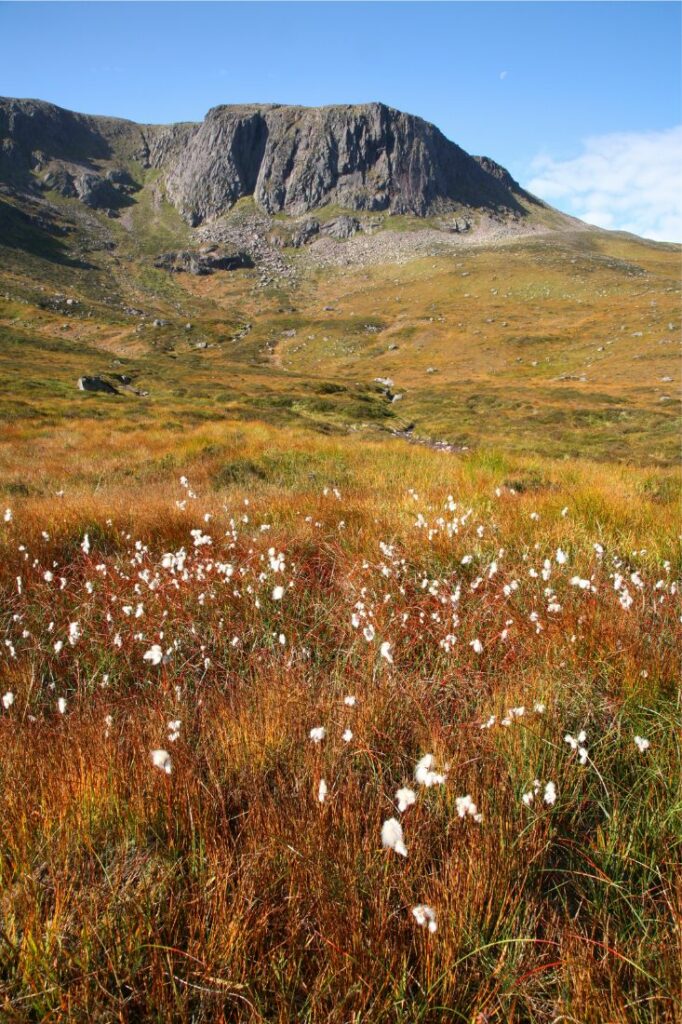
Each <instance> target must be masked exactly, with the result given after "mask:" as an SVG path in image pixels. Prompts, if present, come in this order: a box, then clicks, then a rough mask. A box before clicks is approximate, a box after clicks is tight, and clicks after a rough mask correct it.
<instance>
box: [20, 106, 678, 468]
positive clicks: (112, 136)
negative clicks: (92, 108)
mask: <svg viewBox="0 0 682 1024" xmlns="http://www.w3.org/2000/svg"><path fill="white" fill-rule="evenodd" d="M678 338H679V247H676V246H669V245H668V246H666V245H663V244H656V243H650V242H646V241H645V240H643V239H638V238H636V237H634V236H628V235H625V234H622V233H618V232H608V231H602V230H600V229H597V228H591V227H589V226H588V225H586V224H583V223H581V222H580V221H577V220H575V219H574V218H571V217H568V216H566V215H565V214H562V213H560V212H559V211H557V210H554V209H552V207H550V206H548V205H547V204H545V203H543V202H541V201H540V200H538V199H536V198H535V197H533V196H531V195H529V194H528V193H527V192H526V191H524V189H523V188H522V187H521V186H520V185H519V183H518V182H516V181H515V180H514V179H513V178H512V176H511V175H510V174H509V172H508V171H507V170H505V169H504V167H502V166H500V165H499V164H498V163H497V162H496V161H495V160H494V159H492V158H490V157H488V156H469V155H468V154H467V153H465V152H464V151H463V150H462V149H461V148H460V147H458V146H457V145H455V144H454V143H453V142H449V141H448V140H447V139H446V138H445V137H444V136H443V135H442V133H441V132H439V131H438V129H437V128H435V127H434V126H433V125H430V124H427V123H426V122H425V121H422V120H420V119H419V118H417V117H413V116H411V115H409V114H403V113H400V112H399V111H396V110H392V109H391V108H389V107H386V106H383V105H381V104H367V105H363V106H336V107H323V108H319V109H315V108H306V107H291V106H278V105H274V104H272V105H252V106H239V107H236V106H220V107H215V108H214V109H213V110H211V111H209V113H208V115H207V116H206V118H205V120H204V121H203V122H201V124H183V123H181V124H174V125H138V124H135V123H133V122H131V121H125V120H117V119H115V118H109V117H92V116H89V115H84V114H77V113H72V112H71V111H68V110H63V109H61V108H60V107H56V106H54V105H52V104H49V103H43V102H40V101H37V100H15V99H6V100H0V418H2V419H3V422H9V423H13V424H16V427H15V428H14V429H15V430H18V431H19V432H20V433H21V432H23V431H26V433H25V434H22V436H25V437H29V436H30V437H32V438H33V439H34V441H35V444H36V445H37V446H40V445H41V444H43V434H42V431H43V430H44V429H45V428H46V427H49V425H50V424H59V423H66V422H71V421H72V420H73V421H77V420H82V424H81V427H82V430H83V431H85V432H87V433H89V432H90V431H91V429H94V427H95V426H96V424H97V423H99V422H100V421H103V422H104V423H106V424H108V425H109V427H110V428H111V436H112V437H114V436H116V437H117V438H118V439H119V440H118V441H117V442H116V443H117V444H120V445H121V446H122V447H123V448H125V447H126V445H127V444H128V443H129V440H128V439H129V438H130V437H133V436H134V431H135V430H143V431H144V433H145V435H147V434H148V433H149V432H150V431H151V432H152V433H153V432H154V431H156V432H157V433H158V436H159V437H161V438H162V439H163V438H166V436H167V432H168V431H170V432H171V433H175V434H177V435H178V436H180V435H184V432H185V431H186V430H187V429H190V428H191V429H194V428H196V427H197V425H198V424H202V423H206V424H209V423H211V422H214V423H215V424H216V427H215V429H216V431H218V433H219V431H220V424H222V423H223V422H224V420H225V419H226V418H232V419H234V420H239V421H242V422H243V421H245V420H258V421H267V422H270V423H272V424H274V425H276V426H277V427H281V426H285V425H287V424H291V425H293V424H302V425H304V426H306V427H307V428H312V429H314V430H318V431H324V432H326V433H344V432H351V431H352V432H353V434H354V436H357V437H358V438H359V437H362V436H365V435H369V436H378V435H381V436H383V435H385V434H386V433H390V434H391V435H393V436H397V437H402V438H407V439H409V440H410V441H413V442H414V441H420V442H421V443H424V444H432V443H435V442H436V441H438V440H442V441H445V442H447V445H448V446H451V447H452V446H454V447H455V448H457V449H460V450H464V449H466V448H468V449H479V450H480V449H485V448H489V447H495V446H497V445H502V446H503V447H504V449H505V450H507V451H516V452H526V453H528V452H533V453H535V452H540V453H545V454H551V455H553V456H556V457H563V456H564V455H565V454H572V455H589V456H590V457H595V458H608V459H622V460H625V461H628V460H636V461H639V462H642V463H649V464H650V463H659V464H663V465H668V464H670V463H671V462H673V461H674V460H675V459H676V458H677V454H678V449H679V414H680V405H679V394H678V391H677V380H678V375H679V365H678V362H677V358H678V357H677V349H676V343H677V341H678ZM78 381H80V387H79V386H78V384H77V382H78ZM80 429H81V428H78V430H80ZM78 430H76V434H78ZM74 436H76V435H74ZM65 443H66V444H69V445H70V444H71V443H72V439H71V435H70V434H69V437H68V440H67V441H66V442H65ZM73 443H79V442H77V441H75V442H73ZM206 443H207V444H208V443H209V442H208V441H207V442H206ZM211 443H212V442H211ZM165 444H166V442H165V441H164V442H163V444H162V445H161V448H164V445H165ZM164 450H165V449H164ZM180 471H182V470H180ZM247 471H248V467H247V469H244V472H247ZM235 472H237V470H235ZM239 472H241V470H239ZM313 472H314V470H313V469H311V473H313ZM19 483H21V481H20V482H19ZM22 486H23V484H22Z"/></svg>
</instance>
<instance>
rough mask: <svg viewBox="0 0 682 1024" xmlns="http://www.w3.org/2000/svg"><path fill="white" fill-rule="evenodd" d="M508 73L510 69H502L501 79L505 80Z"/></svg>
mask: <svg viewBox="0 0 682 1024" xmlns="http://www.w3.org/2000/svg"><path fill="white" fill-rule="evenodd" d="M508 74H509V72H508V71H500V81H502V82H503V81H504V80H505V78H506V77H507V75H508Z"/></svg>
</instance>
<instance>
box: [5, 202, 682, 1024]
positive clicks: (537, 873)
mask: <svg viewBox="0 0 682 1024" xmlns="http://www.w3.org/2000/svg"><path fill="white" fill-rule="evenodd" d="M53 198H54V202H55V211H56V212H55V214H54V218H55V223H56V224H57V226H60V225H61V226H62V227H64V228H66V233H65V234H58V235H56V236H55V237H56V238H57V239H58V242H59V244H58V245H57V244H56V243H55V244H54V245H52V244H50V245H48V246H47V251H45V252H42V253H41V252H38V251H36V248H35V246H34V245H33V233H32V232H33V228H32V227H30V225H29V226H28V227H27V225H26V222H25V221H24V220H22V218H21V217H20V216H17V215H16V214H15V213H11V214H10V215H9V217H10V219H11V224H12V237H11V242H12V245H11V246H7V245H5V246H3V247H2V249H1V252H0V255H1V256H2V260H1V262H0V342H1V344H0V412H1V413H2V414H3V422H4V427H3V431H2V434H1V435H0V492H1V493H0V499H1V501H2V504H1V505H0V558H1V561H0V632H1V633H2V637H1V639H2V641H3V643H2V645H1V646H0V671H1V672H2V685H1V687H0V696H2V695H5V700H4V701H3V703H2V704H0V1019H2V1020H3V1021H4V1020H7V1021H8V1022H11V1024H24V1022H26V1024H29V1022H30V1024H33V1022H38V1021H40V1022H43V1021H44V1022H48V1021H50V1022H52V1021H98V1022H102V1024H104V1022H109V1021H120V1022H130V1024H133V1022H137V1021H157V1022H159V1024H161V1022H164V1024H165V1022H167V1021H178V1022H185V1021H186V1022H187V1024H190V1022H192V1024H197V1022H199V1024H213V1022H217V1021H248V1022H253V1024H255V1022H259V1024H261V1022H262V1024H265V1022H267V1024H273V1022H277V1024H288V1022H290V1021H297V1022H301V1024H318V1022H325V1024H327V1022H330V1024H336V1022H338V1024H347V1022H351V1021H352V1022H353V1024H365V1022H366V1024H370V1022H372V1024H375V1022H379V1024H383V1022H386V1024H389V1022H390V1024H415V1022H421V1024H432V1022H433V1024H436V1022H438V1024H441V1022H443V1021H465V1022H467V1024H550V1022H554V1024H558V1021H561V1020H570V1021H574V1022H575V1021H579V1022H581V1024H604V1022H606V1021H608V1022H609V1024H633V1022H634V1024H652V1022H653V1024H673V1022H675V1021H676V1020H678V1019H679V1017H680V1014H681V1013H682V1003H681V1001H680V1000H681V992H680V984H679V957H680V939H679V920H680V912H681V910H682V907H681V906H680V835H682V821H681V817H682V790H681V789H680V778H681V777H682V775H681V772H680V769H681V768H682V763H681V762H682V751H681V747H680V736H681V735H682V730H681V726H682V719H681V716H680V702H679V678H680V660H679V649H680V648H679V639H680V636H679V633H680V629H679V624H680V615H681V614H682V609H681V608H680V600H679V580H680V575H681V571H682V555H681V553H680V548H679V513H680V503H679V497H680V476H679V469H678V468H677V466H676V463H677V461H678V447H679V445H678V432H679V402H678V397H677V391H676V388H677V383H678V382H677V376H678V371H679V367H678V365H677V362H676V356H675V347H676V344H677V342H678V340H679V337H678V336H679V316H678V308H677V303H678V297H677V292H678V280H677V268H678V251H677V250H676V249H674V248H672V247H667V246H655V245H649V244H646V243H642V242H638V241H634V240H632V239H631V238H627V237H625V236H619V235H604V234H598V233H589V232H588V233H584V234H578V233H576V234H575V235H571V234H568V235H562V236H561V237H559V236H558V235H557V236H554V235H551V236H547V237H545V238H544V239H537V240H534V241H529V240H525V241H524V242H523V243H519V242H515V243H505V244H490V245H486V246H483V245H479V246H476V245H469V244H463V246H462V248H461V254H460V252H459V251H458V253H457V254H452V255H448V256H443V255H440V256H438V257H434V258H429V259H423V258H420V259H413V260H411V261H409V262H408V263H405V264H401V265H388V264H385V265H376V266H369V267H364V268H357V267H354V266H352V265H349V266H343V267H337V268H331V269H330V268H327V269H323V268H316V269H312V268H311V267H310V266H309V265H308V264H307V263H306V262H305V254H301V253H292V254H291V255H290V259H291V261H292V266H293V268H294V271H295V273H294V277H293V278H292V279H291V280H283V281H280V282H278V284H277V287H268V288H261V287H260V286H259V280H258V272H257V271H249V270H243V271H237V272H234V273H230V274H216V275H213V276H211V277H203V278H193V277H191V276H190V275H173V276H168V275H164V274H163V273H162V272H160V271H157V270H156V269H155V268H154V267H153V257H154V255H155V254H156V252H157V250H159V249H161V248H173V247H180V246H181V245H186V244H188V243H187V238H188V236H187V229H186V228H185V226H184V225H182V224H180V223H179V221H178V219H177V217H176V215H175V214H174V213H173V211H172V210H170V208H169V207H167V206H166V205H165V204H163V203H159V204H154V203H152V202H151V196H150V193H149V192H148V191H145V190H142V192H140V193H137V194H136V205H134V206H132V207H130V208H129V209H128V210H126V211H125V213H124V215H123V216H122V217H121V219H120V220H119V221H117V222H108V221H107V219H106V218H104V217H98V216H97V215H95V214H93V213H90V212H84V211H83V210H82V209H80V208H79V207H78V206H77V204H75V203H71V202H69V201H65V202H63V203H61V204H60V203H59V201H58V200H57V198H56V197H53ZM249 210H250V205H249V203H248V202H245V203H242V204H240V205H239V208H238V209H236V210H235V211H234V214H233V215H231V216H234V217H235V218H240V217H246V216H248V214H249ZM337 212H338V211H335V210H331V209H330V210H327V211H326V215H328V216H332V215H334V214H335V213H337ZM278 223H279V221H278ZM280 226H281V225H280ZM386 226H387V227H389V228H392V229H396V230H405V231H408V230H410V229H411V227H412V226H414V225H412V224H411V223H407V222H405V223H403V222H402V221H401V222H398V221H396V222H395V223H392V224H388V225H386ZM161 243H163V245H161ZM345 244H346V243H341V242H339V243H338V248H339V251H341V252H342V251H343V246H344V245H345ZM86 261H87V263H88V266H89V268H90V269H88V266H85V265H84V264H85V262H86ZM66 298H72V299H73V300H74V302H73V303H72V304H71V305H67V304H66V301H65V300H66ZM325 307H331V308H328V309H325ZM154 319H161V320H165V321H167V323H166V324H165V325H164V326H162V327H154V326H153V320H154ZM188 322H190V323H191V325H192V326H191V328H190V329H189V330H188V329H187V328H186V324H187V323H188ZM670 324H672V329H670V326H669V325H670ZM370 328H371V329H370ZM197 343H199V344H202V345H203V344H204V343H205V344H206V345H207V347H206V348H201V349H197V348H196V347H195V345H196V344H197ZM395 346H397V348H396V347H395ZM429 368H433V369H435V370H436V371H437V372H435V373H433V374H428V373H427V370H428V369H429ZM113 373H126V374H130V375H131V376H132V377H133V378H134V384H135V387H136V388H138V389H143V390H147V391H148V392H149V394H148V395H147V396H146V397H141V396H137V395H134V394H132V393H131V392H124V393H122V394H121V395H120V396H117V397H110V396H103V395H96V394H87V393H83V392H80V391H78V390H77V389H76V386H75V382H76V380H77V378H78V377H79V376H81V375H82V374H103V375H105V376H106V375H111V374H113ZM386 376H387V377H390V378H392V379H393V380H394V385H393V389H392V390H393V392H396V393H401V394H402V395H403V398H402V399H401V400H400V402H398V403H390V402H389V400H388V398H387V397H386V395H384V394H382V391H381V388H380V387H378V385H377V384H376V382H375V378H376V377H386ZM667 376H669V377H672V378H673V381H672V382H665V383H664V382H663V380H662V378H663V377H667ZM666 396H667V397H666ZM662 398H663V399H664V400H663V401H662V400H661V399H662ZM408 422H412V423H413V424H414V434H415V435H416V437H417V438H421V439H429V438H430V439H433V438H441V437H443V438H446V439H448V440H450V441H452V442H454V443H455V444H457V445H458V446H460V448H462V449H464V448H466V449H467V450H460V451H458V452H456V453H454V454H453V453H446V452H442V451H436V450H432V449H430V448H429V447H426V446H418V445H408V444H406V443H405V441H404V440H402V439H400V438H396V437H391V436H390V431H392V430H396V429H398V430H399V429H401V428H402V427H405V426H406V425H407V424H408ZM181 478H183V482H181ZM5 509H8V510H9V514H4V515H3V513H4V510H5ZM86 536H87V540H86V539H85V538H86ZM209 539H210V542H209ZM560 552H561V553H562V554H561V555H560ZM564 555H565V558H564ZM280 556H281V557H280ZM282 562H283V564H282ZM277 586H283V588H284V591H283V595H282V598H281V600H278V599H275V598H274V596H273V593H274V588H275V587H277ZM72 624H75V625H72ZM72 641H73V642H72ZM384 643H385V644H388V645H389V647H388V648H387V649H386V648H384V652H385V653H387V654H389V655H390V658H391V659H392V660H389V659H388V658H386V657H385V656H384V655H382V644H384ZM154 645H158V646H159V648H160V652H161V654H162V655H163V660H161V661H160V662H159V663H158V664H155V663H154V659H152V660H149V659H145V654H147V653H150V652H153V651H154ZM348 695H353V696H355V697H356V704H355V706H353V707H350V706H348V705H347V704H346V703H344V697H346V696H348ZM58 702H63V703H58ZM538 706H543V707H544V710H538ZM521 708H522V709H523V713H521V712H520V711H519V709H521ZM510 709H513V710H510ZM492 716H494V721H493V722H492V724H491V725H490V727H489V728H481V726H482V725H486V724H487V723H490V720H491V717H492ZM178 720H179V725H178V727H177V729H176V730H175V731H176V732H177V733H178V735H177V737H176V738H175V739H174V740H171V738H170V735H169V731H170V732H171V733H172V732H173V730H172V729H170V727H169V723H171V722H177V721H178ZM504 723H506V724H504ZM319 726H323V727H324V728H325V729H326V736H325V738H324V740H323V742H321V743H320V744H315V743H314V742H313V741H312V740H311V739H310V735H309V734H310V730H311V729H313V728H316V727H319ZM347 729H350V730H351V732H352V734H353V735H352V737H351V738H348V739H347V741H346V740H344V738H343V733H344V731H345V730H347ZM581 730H585V733H586V737H587V738H586V741H585V744H584V745H585V749H586V751H587V754H586V755H585V758H584V760H585V763H584V764H581V763H580V756H579V755H578V753H577V752H576V751H573V750H572V748H571V746H570V744H569V743H568V742H566V740H565V738H564V737H565V736H566V735H567V734H570V735H571V736H573V737H575V736H578V734H579V733H580V731H581ZM635 736H639V737H644V738H646V739H647V740H648V741H649V744H650V745H649V747H648V748H647V749H645V750H641V751H640V750H639V749H638V747H637V745H636V743H635ZM159 749H164V750H166V751H167V752H168V753H169V755H170V758H171V763H172V769H171V772H170V774H166V773H165V772H164V771H162V770H160V769H158V768H156V767H155V766H154V764H153V762H152V758H151V752H152V751H153V750H159ZM427 753H431V754H433V756H434V759H435V766H436V768H437V770H439V771H443V772H444V773H445V774H446V775H447V779H446V781H445V782H444V784H442V785H436V786H433V787H430V788H425V787H420V786H418V785H417V784H416V782H415V781H414V770H415V765H416V763H417V761H418V760H419V759H420V758H421V757H422V756H423V755H425V754H427ZM446 766H447V767H446ZM322 780H324V781H325V783H326V786H327V788H328V791H327V796H326V798H325V800H324V801H323V802H322V803H321V802H320V801H319V792H320V788H319V787H320V782H321V781H322ZM535 780H537V792H536V791H535V790H536V786H535ZM549 782H552V783H554V785H555V787H556V801H555V802H554V803H552V802H551V799H550V802H545V801H544V799H543V794H544V793H545V787H546V785H547V783H549ZM404 786H411V787H413V788H414V789H415V791H416V800H415V803H414V805H413V806H411V807H409V808H408V809H407V810H406V811H405V812H404V813H403V814H399V812H398V811H397V809H396V801H395V793H396V791H397V790H398V788H401V787H404ZM467 794H468V795H469V796H470V797H471V799H472V800H473V801H474V802H475V803H476V805H477V808H478V811H480V813H481V814H482V819H481V820H480V821H477V820H475V819H474V817H473V816H471V815H469V814H466V812H465V813H464V817H462V816H460V809H461V807H462V806H463V805H462V804H461V803H460V804H459V805H458V803H457V800H458V798H460V799H461V798H462V797H464V796H466V795H467ZM524 795H526V802H524ZM391 817H399V818H400V820H401V822H402V825H403V828H404V839H405V843H406V846H407V850H408V856H407V858H406V859H405V858H403V857H401V856H399V855H398V854H397V853H395V852H394V851H393V850H390V849H384V848H383V847H382V841H381V828H382V823H383V822H384V821H385V820H387V819H389V818H391ZM420 904H428V905H429V906H431V907H432V908H433V910H434V911H435V914H436V919H437V930H436V932H435V933H430V932H428V931H427V930H426V929H422V928H420V927H419V926H418V924H417V921H416V919H415V917H414V916H413V914H412V910H413V908H414V907H415V906H418V905H420Z"/></svg>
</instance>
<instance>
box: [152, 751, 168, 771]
mask: <svg viewBox="0 0 682 1024" xmlns="http://www.w3.org/2000/svg"><path fill="white" fill-rule="evenodd" d="M151 759H152V764H153V765H154V767H155V768H159V769H160V770H161V771H162V772H165V773H166V775H170V773H171V771H172V770H173V762H172V761H171V756H170V754H169V753H168V751H167V750H152V752H151Z"/></svg>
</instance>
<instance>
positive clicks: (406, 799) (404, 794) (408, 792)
mask: <svg viewBox="0 0 682 1024" xmlns="http://www.w3.org/2000/svg"><path fill="white" fill-rule="evenodd" d="M395 798H396V800H397V802H398V810H399V811H400V813H401V814H402V812H403V811H406V810H407V808H408V807H411V806H412V804H413V803H414V802H415V800H416V799H417V794H416V793H415V791H414V790H413V789H410V788H409V787H408V786H403V787H402V789H399V790H398V791H397V793H396V795H395Z"/></svg>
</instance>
